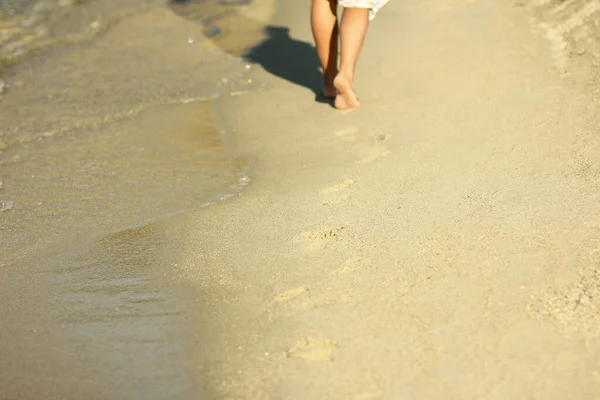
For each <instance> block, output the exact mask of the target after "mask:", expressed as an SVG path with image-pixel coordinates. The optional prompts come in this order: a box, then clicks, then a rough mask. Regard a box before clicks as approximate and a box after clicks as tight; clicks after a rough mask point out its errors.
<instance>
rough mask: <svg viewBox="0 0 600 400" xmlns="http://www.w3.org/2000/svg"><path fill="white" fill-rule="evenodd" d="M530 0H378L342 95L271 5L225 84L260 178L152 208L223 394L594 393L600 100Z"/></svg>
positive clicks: (599, 352) (216, 388)
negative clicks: (232, 81)
mask: <svg viewBox="0 0 600 400" xmlns="http://www.w3.org/2000/svg"><path fill="white" fill-rule="evenodd" d="M538 3H539V4H541V5H539V6H537V5H535V4H533V5H531V4H528V8H530V10H524V9H523V7H519V6H518V5H515V4H511V2H506V1H497V0H478V1H450V0H431V1H427V2H421V1H419V2H409V1H399V0H398V1H392V2H390V3H389V4H388V5H387V6H386V7H385V8H384V9H383V10H382V12H381V13H380V14H379V15H378V17H377V19H376V20H375V22H374V23H373V25H372V27H371V30H370V32H369V35H368V40H367V43H366V47H365V49H364V52H363V56H362V59H361V62H360V65H359V69H358V76H357V79H358V81H357V82H356V86H357V90H358V93H359V95H360V98H361V102H362V107H361V108H360V109H359V110H357V111H352V112H337V111H335V110H333V109H332V108H331V107H329V106H328V105H326V104H323V103H320V102H315V101H314V97H315V95H314V93H313V89H318V86H315V84H317V85H318V75H317V65H316V63H315V62H316V61H315V59H314V55H310V54H312V53H311V52H310V49H311V47H310V43H312V39H311V35H310V30H309V29H310V28H309V25H308V17H307V15H308V12H309V2H308V1H304V2H297V4H296V5H294V6H293V7H292V6H289V5H285V6H283V7H280V9H279V11H278V13H277V15H276V16H275V18H274V21H273V26H279V27H289V29H290V30H289V37H290V38H291V39H289V40H287V39H285V31H284V30H282V29H274V28H272V29H271V31H272V32H274V33H275V34H276V37H277V38H278V39H277V40H276V41H275V42H271V43H269V42H267V43H266V44H264V45H263V49H264V46H270V47H268V48H270V49H271V50H277V49H279V51H280V52H279V53H276V54H278V55H279V58H273V57H271V58H268V57H267V58H265V57H262V56H261V54H263V55H264V53H265V52H262V53H261V51H260V49H259V50H258V53H257V54H259V55H258V56H257V58H258V59H259V61H260V60H262V61H263V66H264V67H265V69H266V70H268V71H270V72H273V73H274V74H275V75H273V74H270V73H269V72H265V71H257V72H255V74H254V79H262V80H266V81H267V82H268V83H269V84H270V87H269V88H268V89H266V90H264V91H262V92H259V93H253V94H250V95H247V96H240V97H232V98H230V99H228V100H226V101H225V104H223V106H224V107H225V109H227V110H229V113H230V115H233V116H234V118H233V121H232V122H231V126H230V128H231V129H232V130H233V132H234V134H235V136H236V138H237V141H238V142H237V144H236V145H237V148H238V150H239V151H240V152H242V153H244V154H248V155H251V156H255V157H257V159H258V163H257V165H256V168H255V180H254V183H253V185H252V186H251V187H250V188H249V189H247V190H246V191H245V192H243V193H242V195H241V196H239V197H237V198H235V199H232V200H230V201H227V202H225V203H222V204H220V205H217V206H215V207H211V208H209V209H205V210H203V211H201V212H198V213H197V214H195V215H192V216H189V215H188V216H185V218H179V219H178V220H176V221H174V222H172V223H170V224H167V225H166V227H165V229H166V230H167V232H168V236H169V237H170V238H171V241H170V249H169V251H168V252H167V253H166V254H169V255H168V256H167V255H166V257H168V258H169V261H170V262H172V263H173V264H174V265H176V266H177V267H178V269H176V273H177V278H179V279H181V281H182V282H185V283H186V284H189V285H190V288H191V289H192V290H193V292H194V293H200V294H201V296H200V298H202V299H203V300H202V301H199V302H198V318H199V330H198V335H199V343H202V346H203V348H204V354H203V355H202V357H203V362H201V363H200V365H199V372H198V373H199V374H200V375H203V376H205V377H207V378H208V381H209V382H210V384H209V388H208V389H209V390H210V391H211V393H212V395H213V396H214V397H215V398H223V399H252V400H259V399H298V400H304V399H344V400H346V399H362V400H366V399H544V400H550V399H560V400H562V399H567V398H570V399H590V400H591V399H598V396H600V136H599V132H598V130H599V127H600V124H599V123H600V120H599V115H600V114H599V113H598V110H599V108H598V106H599V103H598V98H597V97H596V94H595V92H594V90H593V89H594V88H593V87H592V86H590V83H589V82H592V81H593V80H592V77H591V75H590V74H589V72H590V71H589V69H586V72H585V73H586V74H584V73H583V72H581V71H583V70H584V69H581V70H579V72H578V73H571V74H569V71H575V70H574V69H572V67H573V65H576V64H577V63H578V62H583V61H581V60H579V59H577V58H573V59H569V63H565V62H564V60H565V59H566V58H565V57H567V58H568V57H569V56H568V54H569V52H568V51H566V50H565V52H562V53H561V52H558V51H557V50H556V48H555V47H553V44H552V43H554V44H555V43H556V42H552V40H548V39H547V37H544V34H543V28H544V25H543V23H549V24H550V25H546V28H547V27H548V26H551V25H552V24H554V25H552V26H558V27H559V28H560V26H561V25H560V24H561V23H563V22H564V21H563V22H561V21H562V20H561V19H560V18H555V19H550V18H546V19H545V20H544V21H546V22H541V21H542V19H540V15H542V14H543V13H544V12H555V13H554V14H551V15H557V14H556V12H557V11H556V9H555V10H551V9H550V6H549V2H547V1H544V2H541V1H540V2H538ZM559 3H560V4H562V2H555V3H554V4H559ZM564 4H567V6H573V7H578V6H579V5H583V2H579V3H577V2H572V1H571V2H564ZM564 4H563V5H562V6H560V7H563V6H564ZM590 4H591V2H590ZM529 6H530V7H529ZM544 7H545V8H544ZM529 11H531V12H529ZM558 11H560V10H558ZM596 14H597V13H596ZM590 15H591V16H593V15H595V14H594V13H592V14H589V15H587V17H585V16H584V17H585V18H588V20H585V18H584V19H580V21H579V26H580V27H581V26H584V25H585V24H584V23H583V22H585V21H588V22H589V18H591V17H590ZM548 21H550V22H548ZM572 24H575V23H572ZM563 25H564V24H563ZM553 29H554V28H553ZM556 29H558V28H556ZM556 29H555V30H556ZM575 30H576V29H574V30H571V31H567V30H564V32H563V33H565V32H566V33H569V32H572V31H575ZM561 35H562V34H561ZM559 36H560V35H559ZM561 37H567V36H564V35H563V36H561ZM590 37H591V36H590ZM286 40H287V41H286ZM563 50H564V49H563ZM561 51H562V50H561ZM270 54H271V55H272V54H273V53H272V52H271V53H270ZM586 62H587V61H586ZM298 71H300V72H302V73H301V74H300V73H298V74H296V72H298ZM277 74H279V76H277ZM596 93H597V92H596Z"/></svg>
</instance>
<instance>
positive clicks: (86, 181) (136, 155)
mask: <svg viewBox="0 0 600 400" xmlns="http://www.w3.org/2000/svg"><path fill="white" fill-rule="evenodd" d="M212 108H213V107H212V104H211V103H210V102H199V103H191V104H186V105H172V106H164V107H161V108H158V109H153V110H151V111H148V112H144V113H142V114H141V115H139V116H138V117H137V118H135V119H132V120H126V121H122V122H120V123H113V124H108V125H105V126H103V127H100V128H99V129H96V130H88V131H80V132H77V133H72V134H69V135H63V136H60V137H57V138H53V139H54V140H45V141H41V142H36V143H30V144H28V145H23V146H20V147H16V148H14V149H11V150H10V151H7V152H6V153H5V157H4V159H0V170H1V171H2V173H3V175H4V179H5V181H6V186H5V188H4V189H2V193H1V195H2V196H3V197H6V198H8V199H10V201H11V202H12V203H13V205H14V206H13V209H12V210H11V211H10V212H9V213H4V214H3V215H2V218H3V224H2V225H1V226H0V233H5V234H7V235H10V234H17V233H18V232H23V231H31V230H32V229H31V228H35V230H34V232H33V236H36V235H35V231H42V232H52V233H53V235H60V233H61V232H65V231H67V232H85V231H88V232H89V231H100V232H102V231H113V230H120V229H123V228H127V227H131V226H139V225H142V224H144V223H148V222H151V221H154V220H157V219H161V218H164V217H167V216H169V215H173V214H176V213H180V212H183V211H186V210H193V209H198V208H201V207H203V206H205V205H208V204H209V203H210V202H214V201H219V200H221V199H224V198H226V197H227V196H231V195H233V194H236V193H237V192H239V190H241V189H242V188H243V187H244V186H245V185H247V184H248V182H249V178H248V175H247V169H248V166H249V160H248V159H246V158H243V157H237V156H235V155H234V154H233V153H232V152H231V150H230V148H229V147H230V146H229V143H227V136H226V135H224V133H223V132H222V131H221V130H220V129H219V128H218V126H217V121H216V117H215V116H214V113H213V110H212ZM27 240H28V241H30V240H31V238H30V239H27ZM1 243H2V241H1V240H0V244H1Z"/></svg>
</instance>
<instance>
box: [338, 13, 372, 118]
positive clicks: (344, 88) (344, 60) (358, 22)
mask: <svg viewBox="0 0 600 400" xmlns="http://www.w3.org/2000/svg"><path fill="white" fill-rule="evenodd" d="M368 27H369V9H368V8H351V7H348V8H344V15H343V16H342V27H341V39H342V40H341V41H342V54H341V63H340V72H339V74H338V75H337V76H336V78H335V80H334V84H335V87H336V89H337V90H338V92H339V94H338V96H337V97H336V99H335V106H336V108H340V109H345V108H356V107H358V106H359V105H360V103H359V102H358V100H357V99H356V95H355V94H354V69H355V68H356V62H357V61H358V56H359V55H360V51H361V49H362V45H363V42H364V40H365V36H366V34H367V28H368Z"/></svg>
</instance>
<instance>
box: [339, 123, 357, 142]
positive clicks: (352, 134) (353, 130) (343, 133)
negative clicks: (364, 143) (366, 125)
mask: <svg viewBox="0 0 600 400" xmlns="http://www.w3.org/2000/svg"><path fill="white" fill-rule="evenodd" d="M358 131H359V129H358V127H357V126H351V127H348V128H344V129H340V130H339V131H336V132H334V136H337V137H339V138H340V139H342V140H347V141H349V142H353V141H355V140H357V139H358Z"/></svg>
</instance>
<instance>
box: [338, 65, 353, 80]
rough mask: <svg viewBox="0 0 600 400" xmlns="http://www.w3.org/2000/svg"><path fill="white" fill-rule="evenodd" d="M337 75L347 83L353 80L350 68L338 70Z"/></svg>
mask: <svg viewBox="0 0 600 400" xmlns="http://www.w3.org/2000/svg"><path fill="white" fill-rule="evenodd" d="M338 75H339V76H341V77H343V78H344V79H346V80H349V81H352V80H353V79H354V71H353V70H352V69H350V68H344V67H342V68H340V71H339V72H338Z"/></svg>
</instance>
